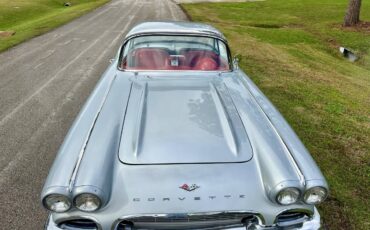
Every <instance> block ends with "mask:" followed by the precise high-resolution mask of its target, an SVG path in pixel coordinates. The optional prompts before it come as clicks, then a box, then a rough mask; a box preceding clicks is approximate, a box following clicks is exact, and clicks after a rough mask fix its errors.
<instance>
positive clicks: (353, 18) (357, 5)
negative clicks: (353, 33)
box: [344, 0, 361, 26]
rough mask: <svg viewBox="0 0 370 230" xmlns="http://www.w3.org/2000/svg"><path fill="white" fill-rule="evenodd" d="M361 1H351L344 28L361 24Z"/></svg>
mask: <svg viewBox="0 0 370 230" xmlns="http://www.w3.org/2000/svg"><path fill="white" fill-rule="evenodd" d="M360 9H361V0H349V4H348V9H347V13H346V16H345V17H344V26H354V25H356V24H358V23H359V22H360Z"/></svg>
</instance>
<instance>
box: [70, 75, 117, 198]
mask: <svg viewBox="0 0 370 230" xmlns="http://www.w3.org/2000/svg"><path fill="white" fill-rule="evenodd" d="M116 77H117V75H114V77H113V78H112V80H111V81H110V82H109V86H108V89H107V91H106V92H105V94H104V98H103V100H102V102H101V104H100V106H99V111H98V112H97V113H96V115H95V118H94V121H93V123H92V124H91V126H90V129H89V132H88V134H87V135H86V138H85V141H84V144H83V145H82V147H81V150H80V153H79V155H78V160H77V162H76V164H75V167H74V169H73V173H72V175H71V178H70V180H69V187H68V190H69V192H70V193H71V192H72V190H73V186H74V184H75V181H76V177H77V172H78V169H79V167H80V164H81V161H82V158H83V156H84V154H85V150H86V147H87V144H88V142H89V139H90V136H91V134H92V131H93V129H94V126H95V124H96V121H97V120H98V117H99V115H100V112H101V110H102V108H103V105H104V103H105V101H106V100H107V97H108V94H109V91H110V90H111V88H112V85H113V82H114V80H115V79H116Z"/></svg>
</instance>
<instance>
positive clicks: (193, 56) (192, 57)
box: [182, 50, 219, 69]
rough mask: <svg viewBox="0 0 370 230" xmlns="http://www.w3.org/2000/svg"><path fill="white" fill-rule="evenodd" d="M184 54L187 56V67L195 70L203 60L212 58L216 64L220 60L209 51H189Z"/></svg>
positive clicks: (183, 52)
mask: <svg viewBox="0 0 370 230" xmlns="http://www.w3.org/2000/svg"><path fill="white" fill-rule="evenodd" d="M182 54H183V55H184V56H185V63H184V64H185V65H186V66H188V67H190V68H192V69H195V66H196V65H197V63H198V61H199V60H201V59H203V58H206V57H207V58H211V59H213V60H214V61H215V62H216V64H217V60H218V59H219V57H218V55H217V54H216V53H214V52H212V51H209V50H189V51H182Z"/></svg>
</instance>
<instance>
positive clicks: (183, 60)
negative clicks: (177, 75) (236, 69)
mask: <svg viewBox="0 0 370 230" xmlns="http://www.w3.org/2000/svg"><path fill="white" fill-rule="evenodd" d="M122 68H124V69H136V70H203V71H212V70H228V64H227V63H225V62H223V61H222V60H220V57H219V55H218V54H216V53H215V52H213V51H209V50H182V51H180V55H170V53H169V51H167V50H166V49H161V48H137V49H135V50H133V51H132V52H131V53H129V54H128V55H127V59H124V60H123V61H122Z"/></svg>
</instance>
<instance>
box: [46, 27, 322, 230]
mask: <svg viewBox="0 0 370 230" xmlns="http://www.w3.org/2000/svg"><path fill="white" fill-rule="evenodd" d="M148 25H150V26H148ZM166 25H169V27H170V25H171V26H173V25H176V23H173V22H170V23H168V24H166V23H165V22H160V23H149V24H142V25H139V26H137V27H135V28H134V29H133V30H132V31H131V32H129V36H128V38H130V36H136V35H138V36H139V35H140V34H145V33H148V30H149V29H148V27H153V28H151V30H150V33H153V34H155V33H163V31H165V32H166V30H167V27H166ZM187 25H194V26H193V27H194V28H190V29H189V30H188V31H189V32H191V33H199V34H200V35H201V36H204V34H205V32H204V31H205V29H204V27H203V25H198V24H190V23H187ZM178 26H179V28H180V27H183V24H181V23H180V24H179V25H178ZM189 27H190V26H189ZM207 29H208V30H210V31H207V33H208V34H210V36H211V35H212V36H215V35H217V36H220V37H222V35H218V34H221V33H220V32H219V31H217V30H215V29H210V28H208V27H207ZM175 32H176V31H172V32H171V33H175ZM185 32H186V31H185V29H183V28H180V29H179V33H180V34H183V33H185ZM130 34H131V35H130ZM117 60H118V57H117V58H116V59H115V61H114V62H113V63H112V65H111V66H110V67H109V68H108V70H107V71H106V73H105V74H104V75H103V76H102V78H101V81H100V83H98V85H97V87H96V89H95V91H94V93H93V94H92V96H91V97H90V99H89V100H88V101H87V103H86V105H85V107H84V108H83V110H82V111H81V113H80V115H79V117H78V118H77V120H76V122H75V124H74V125H73V126H72V128H71V131H70V133H69V134H68V135H67V137H66V139H65V142H64V144H63V146H62V147H61V149H60V151H59V154H58V157H57V159H56V161H55V163H54V165H53V167H52V169H51V171H50V174H49V176H48V179H47V181H46V183H45V185H44V189H43V193H42V197H45V196H46V195H47V194H50V193H53V192H61V193H63V194H66V195H67V196H70V197H71V198H72V197H75V196H76V195H78V194H80V193H84V192H92V193H95V194H97V195H98V196H99V197H100V198H101V199H102V201H103V204H104V205H103V207H102V208H101V209H100V210H98V211H96V212H92V213H84V212H81V211H78V210H76V209H72V210H70V211H68V212H66V213H58V214H56V213H53V214H52V219H53V221H54V222H55V223H59V222H60V221H62V220H65V219H71V218H72V219H73V218H78V217H80V216H84V217H89V218H91V219H94V220H96V221H97V223H99V225H101V226H102V228H103V229H110V228H111V227H112V225H113V223H115V222H116V221H117V220H119V219H120V218H122V217H123V216H129V215H143V214H153V213H162V214H176V213H203V212H223V211H248V212H252V213H258V214H260V215H261V216H262V217H263V218H262V219H263V225H266V226H271V225H273V224H274V223H275V219H276V216H277V215H278V214H279V213H281V212H283V211H286V210H290V209H300V210H305V211H306V212H308V213H312V214H313V213H314V212H315V207H314V206H313V205H306V204H304V203H303V202H302V201H300V202H298V203H296V204H293V205H289V206H282V205H279V204H277V203H276V202H275V196H276V194H277V192H278V191H280V190H281V189H283V188H285V187H296V188H298V189H299V190H300V192H301V194H303V193H304V191H305V190H306V189H308V188H310V187H312V186H322V187H325V188H327V184H326V181H325V179H324V177H323V175H322V174H321V172H320V170H319V169H318V167H317V165H316V163H315V162H314V161H313V159H312V157H311V156H310V154H309V153H308V151H307V150H306V149H305V147H304V146H303V144H302V143H301V142H300V140H299V139H298V137H297V136H296V135H295V133H294V132H293V130H292V129H291V128H290V127H289V125H288V124H287V122H286V121H285V120H284V118H283V117H282V116H281V115H280V113H279V112H278V111H277V110H276V109H275V108H274V106H273V105H272V104H271V103H270V102H269V101H268V99H267V98H266V97H265V96H264V95H263V94H262V93H261V91H260V90H259V89H258V88H257V87H256V86H255V85H254V84H253V82H252V81H251V80H250V79H249V78H248V76H247V75H245V73H243V72H242V71H241V70H240V69H239V68H234V70H233V71H230V72H222V73H219V72H201V71H174V72H172V71H142V72H131V71H120V70H117V65H118V61H117ZM110 82H112V83H111V84H110ZM105 92H108V93H105ZM96 115H98V116H96ZM94 118H95V119H94ZM92 124H93V126H92V128H91V125H92ZM86 135H88V136H89V138H88V140H87V142H86V147H84V145H85V143H84V141H83V140H84V137H86ZM81 148H83V149H84V152H83V157H82V158H81V159H80V163H79V164H77V162H76V161H78V159H79V153H80V150H81ZM76 165H77V167H76ZM76 170H77V171H76ZM73 172H76V173H75V174H76V178H75V180H73V181H74V182H73V184H72V187H73V189H72V191H68V190H67V189H66V188H68V186H70V182H71V175H73ZM184 183H187V184H189V185H191V184H196V185H197V186H199V188H198V189H196V190H194V191H191V192H189V191H186V190H183V189H180V188H179V187H180V186H181V185H183V184H184ZM312 217H314V216H312Z"/></svg>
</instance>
